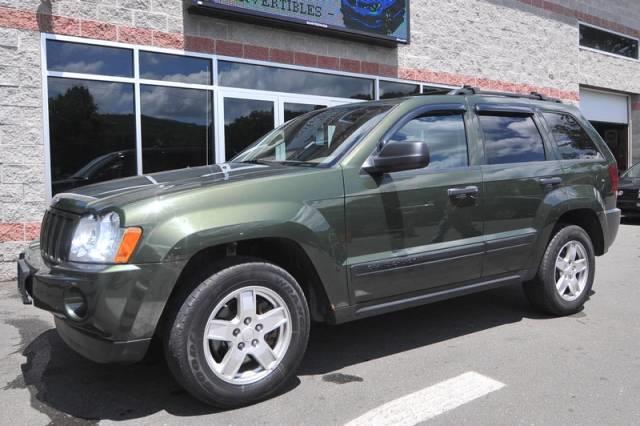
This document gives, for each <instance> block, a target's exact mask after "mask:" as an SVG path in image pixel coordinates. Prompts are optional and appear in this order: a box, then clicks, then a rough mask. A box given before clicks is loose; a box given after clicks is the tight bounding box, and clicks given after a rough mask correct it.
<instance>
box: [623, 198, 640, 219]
mask: <svg viewBox="0 0 640 426" xmlns="http://www.w3.org/2000/svg"><path fill="white" fill-rule="evenodd" d="M618 208H619V209H620V210H622V214H635V215H638V214H640V198H639V199H636V200H628V199H620V198H618Z"/></svg>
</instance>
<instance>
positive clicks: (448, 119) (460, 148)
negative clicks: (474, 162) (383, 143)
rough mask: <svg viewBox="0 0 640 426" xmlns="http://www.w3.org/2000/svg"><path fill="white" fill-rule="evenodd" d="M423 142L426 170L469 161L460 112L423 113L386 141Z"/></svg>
mask: <svg viewBox="0 0 640 426" xmlns="http://www.w3.org/2000/svg"><path fill="white" fill-rule="evenodd" d="M405 141H408V142H426V143H427V145H428V146H429V157H430V161H429V165H428V166H427V168H428V169H429V170H433V169H448V168H453V167H464V166H467V165H468V164H469V160H468V155H467V136H466V132H465V128H464V118H463V116H462V114H448V115H425V116H422V117H418V118H414V119H413V120H411V121H409V122H408V123H407V124H405V125H404V126H403V127H402V128H401V129H400V130H398V131H397V132H396V133H395V134H394V135H393V136H392V137H391V139H389V143H401V142H405Z"/></svg>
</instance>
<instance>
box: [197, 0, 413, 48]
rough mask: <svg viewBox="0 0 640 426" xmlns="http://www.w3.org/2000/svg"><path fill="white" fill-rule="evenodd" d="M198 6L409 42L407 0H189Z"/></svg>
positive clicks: (227, 12) (366, 36)
mask: <svg viewBox="0 0 640 426" xmlns="http://www.w3.org/2000/svg"><path fill="white" fill-rule="evenodd" d="M192 1H193V5H194V6H195V7H196V8H198V9H208V10H210V11H212V12H216V11H217V12H221V13H226V14H231V15H235V16H237V17H240V16H242V15H244V16H246V17H256V18H258V19H259V20H262V21H264V20H270V21H277V22H283V23H289V24H293V25H296V26H306V27H309V28H312V29H314V30H315V31H321V32H322V31H324V30H326V31H328V32H337V33H342V34H343V35H348V34H350V35H353V36H357V37H358V38H373V39H377V40H380V41H385V42H387V43H389V42H391V43H408V42H409V0H192Z"/></svg>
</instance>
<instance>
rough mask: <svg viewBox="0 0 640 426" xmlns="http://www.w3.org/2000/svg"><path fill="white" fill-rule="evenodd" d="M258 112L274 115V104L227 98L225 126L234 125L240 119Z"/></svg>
mask: <svg viewBox="0 0 640 426" xmlns="http://www.w3.org/2000/svg"><path fill="white" fill-rule="evenodd" d="M258 111H262V112H269V113H273V102H271V101H258V100H244V99H236V98H227V99H226V100H225V103H224V124H225V125H227V124H232V123H233V122H235V121H236V120H237V119H238V118H241V117H249V116H250V115H251V113H255V112H258Z"/></svg>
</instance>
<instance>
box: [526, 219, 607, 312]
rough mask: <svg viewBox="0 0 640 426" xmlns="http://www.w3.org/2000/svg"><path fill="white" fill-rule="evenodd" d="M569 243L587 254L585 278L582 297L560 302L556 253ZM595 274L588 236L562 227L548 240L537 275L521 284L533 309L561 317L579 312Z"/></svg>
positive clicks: (592, 251) (574, 227)
mask: <svg viewBox="0 0 640 426" xmlns="http://www.w3.org/2000/svg"><path fill="white" fill-rule="evenodd" d="M570 241H578V242H580V243H581V244H582V245H583V247H584V248H585V249H586V252H587V256H586V259H587V263H588V266H589V270H588V277H587V280H586V284H585V287H584V289H583V291H582V293H581V294H580V295H579V296H578V297H577V298H576V299H575V300H572V301H568V300H565V299H563V298H562V297H561V296H560V293H559V292H558V290H557V289H556V266H555V265H556V259H557V257H558V254H559V253H560V250H561V249H562V248H563V247H564V246H565V244H567V243H568V242H570ZM595 272H596V263H595V254H594V249H593V243H592V242H591V238H590V237H589V234H587V232H586V231H585V230H584V229H582V228H581V227H579V226H576V225H566V226H563V227H562V228H561V229H560V230H559V231H558V232H557V233H556V234H555V235H554V236H553V238H552V239H551V241H550V242H549V244H548V245H547V249H546V251H545V253H544V256H543V258H542V262H540V266H539V268H538V273H537V274H536V276H535V278H534V279H533V280H532V281H529V282H526V283H524V292H525V294H526V296H527V298H528V299H529V302H531V304H532V305H533V306H534V307H536V308H537V309H539V310H541V311H543V312H545V313H547V314H551V315H556V316H565V315H571V314H575V313H576V312H579V311H580V310H582V308H583V306H584V303H585V302H586V301H587V299H588V298H589V293H590V292H591V287H592V286H593V278H594V276H595Z"/></svg>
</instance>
